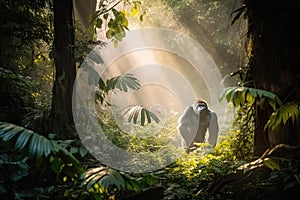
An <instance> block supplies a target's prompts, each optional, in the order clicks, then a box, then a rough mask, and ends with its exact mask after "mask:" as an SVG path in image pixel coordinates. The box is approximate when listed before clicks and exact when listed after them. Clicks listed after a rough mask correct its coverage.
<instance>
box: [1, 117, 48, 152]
mask: <svg viewBox="0 0 300 200" xmlns="http://www.w3.org/2000/svg"><path fill="white" fill-rule="evenodd" d="M0 139H2V140H3V141H5V142H10V141H15V143H14V147H15V149H16V150H18V151H23V150H25V151H27V153H28V154H29V156H36V157H37V158H41V157H42V156H45V157H47V156H48V155H49V154H50V152H51V151H52V150H53V148H52V146H53V144H52V142H51V140H49V139H47V138H45V137H44V136H42V135H39V134H37V133H34V132H33V131H31V130H28V129H26V128H24V127H21V126H17V125H14V124H9V123H5V122H0Z"/></svg>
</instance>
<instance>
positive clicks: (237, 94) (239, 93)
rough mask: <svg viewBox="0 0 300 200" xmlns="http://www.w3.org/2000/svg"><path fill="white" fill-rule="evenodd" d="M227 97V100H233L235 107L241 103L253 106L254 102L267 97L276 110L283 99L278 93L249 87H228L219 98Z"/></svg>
mask: <svg viewBox="0 0 300 200" xmlns="http://www.w3.org/2000/svg"><path fill="white" fill-rule="evenodd" d="M224 98H226V100H227V102H231V103H232V104H233V106H234V107H238V106H241V105H245V104H247V105H249V106H252V105H253V103H255V102H257V103H258V102H259V101H260V100H261V99H266V100H267V102H268V103H269V105H270V106H272V108H273V109H274V110H275V109H276V107H277V106H280V105H281V104H282V103H281V100H280V99H279V97H278V96H277V95H275V94H274V93H272V92H269V91H265V90H261V89H256V88H248V87H228V88H225V89H224V91H223V92H222V93H221V94H220V96H219V100H220V101H221V100H223V99H224Z"/></svg>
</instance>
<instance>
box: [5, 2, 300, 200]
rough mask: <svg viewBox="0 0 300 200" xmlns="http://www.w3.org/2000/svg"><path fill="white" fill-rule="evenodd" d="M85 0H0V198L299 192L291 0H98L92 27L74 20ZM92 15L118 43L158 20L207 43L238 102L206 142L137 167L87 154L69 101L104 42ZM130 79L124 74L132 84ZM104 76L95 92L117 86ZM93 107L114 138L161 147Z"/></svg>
mask: <svg viewBox="0 0 300 200" xmlns="http://www.w3.org/2000/svg"><path fill="white" fill-rule="evenodd" d="M87 2H89V3H90V4H88V3H86V5H85V7H84V8H83V7H81V6H82V5H81V4H80V3H77V4H76V3H74V2H73V1H71V0H64V1H62V0H53V1H48V0H35V1H31V0H26V1H21V0H20V1H19V0H15V1H12V0H3V1H1V3H0V8H1V18H0V20H1V23H0V24H1V25H0V30H1V32H0V33H1V35H0V37H1V45H0V80H1V86H0V92H1V100H0V121H1V124H0V138H1V143H0V146H1V153H0V168H1V172H0V195H1V196H2V197H3V198H2V199H51V198H55V199H293V198H294V199H295V198H297V194H298V192H297V191H299V187H300V183H299V180H300V172H299V153H300V152H299V141H300V137H299V131H300V128H299V110H300V109H299V97H300V93H299V77H300V76H299V67H298V64H299V58H300V56H299V55H300V50H299V43H300V41H299V37H298V35H299V30H298V28H297V26H296V24H297V21H298V20H299V17H300V16H299V15H300V12H299V9H300V3H299V2H298V1H296V0H290V1H288V2H285V3H284V4H283V3H282V1H268V0H264V1H259V2H253V1H246V0H244V1H241V2H239V1H229V0H228V1H206V0H202V1H192V0H189V1H188V0H184V1H173V0H164V1H163V0H161V1H156V2H153V1H143V2H139V1H121V3H124V5H125V4H126V6H124V7H122V6H121V8H126V9H127V10H126V11H127V12H128V15H125V14H124V12H123V11H122V10H121V9H119V7H118V6H119V5H121V3H120V4H119V5H118V6H117V5H116V4H115V3H116V2H114V1H113V2H112V3H111V4H106V1H100V4H99V7H98V8H99V10H100V12H97V13H96V15H93V14H94V13H93V12H92V13H90V16H92V15H93V16H94V18H93V20H92V24H89V25H90V26H88V24H87V23H88V22H89V21H88V20H86V19H87V18H84V19H85V20H84V21H81V23H80V21H77V20H76V18H77V17H78V14H79V15H82V13H81V11H82V12H89V11H88V10H89V9H91V8H93V7H95V6H96V5H95V2H94V1H87ZM87 5H88V8H89V9H87ZM91 10H92V9H91ZM74 11H76V12H77V15H75V13H76V12H75V13H74ZM85 14H86V13H85ZM82 16H84V15H82ZM82 16H81V17H82ZM105 16H106V17H105ZM108 16H110V17H108ZM98 17H102V18H101V19H105V20H106V22H107V24H109V25H107V27H106V30H105V31H106V36H107V37H108V38H110V39H112V40H115V41H116V42H122V41H121V40H122V38H119V37H118V35H120V34H121V35H122V33H124V32H126V31H127V29H129V30H130V28H131V27H139V26H140V27H143V26H154V27H166V28H170V29H173V30H176V31H179V32H183V33H186V34H188V35H190V36H191V37H192V38H194V39H195V40H196V41H197V42H199V43H200V44H201V45H202V46H203V47H204V48H205V49H206V50H207V51H208V52H209V54H210V55H211V56H212V57H213V59H214V61H215V63H216V64H217V66H218V68H219V70H220V72H221V74H222V77H224V83H225V86H226V89H225V90H224V92H223V93H222V94H220V100H221V101H227V102H228V103H229V105H230V106H231V107H232V108H234V112H235V119H234V120H233V122H232V124H230V125H228V130H222V135H221V136H220V138H219V143H218V145H217V146H216V147H215V148H214V149H213V151H207V149H206V147H205V144H203V145H200V146H199V149H198V151H196V152H194V153H191V154H185V155H184V156H183V157H182V158H179V159H178V160H177V161H176V162H174V163H173V164H171V165H170V166H167V167H165V168H164V169H161V170H159V171H155V172H151V173H145V174H138V173H137V174H135V173H133V174H129V173H124V172H121V171H118V170H115V169H112V168H109V167H107V166H104V165H103V164H102V163H99V161H97V160H96V159H94V158H93V156H92V155H90V154H89V152H88V151H87V150H86V149H85V147H84V146H83V145H82V144H81V141H80V140H79V138H78V137H77V134H76V131H75V128H74V122H73V116H72V103H71V102H72V89H73V83H74V80H75V76H76V71H77V69H78V67H79V66H80V64H81V62H82V61H83V60H84V58H85V56H86V55H87V53H88V52H89V51H90V50H91V48H92V47H93V46H94V45H96V44H102V43H101V41H97V40H96V39H97V38H95V32H94V31H95V28H103V25H105V24H106V23H105V20H99V18H98ZM162 19H163V20H162ZM82 22H84V23H83V24H82ZM108 22H111V23H108ZM128 22H129V23H128ZM82 25H83V26H82ZM124 37H126V36H125V35H124ZM103 48H105V46H103ZM132 80H134V79H131V78H129V79H125V82H124V84H125V85H126V84H127V86H128V87H130V84H129V83H128V82H130V81H132ZM111 84H112V83H111V82H103V84H102V85H99V87H98V88H97V89H98V90H99V91H100V93H99V94H100V97H99V98H100V100H101V99H102V100H103V98H104V97H105V96H106V95H107V94H108V93H109V92H111V91H113V90H116V89H120V90H121V89H122V88H118V87H117V86H116V85H111ZM136 84H137V85H136V86H138V83H136ZM101 95H102V96H101ZM102 114H103V115H101V117H100V118H99V121H100V122H101V123H103V124H105V126H106V127H107V130H110V132H109V133H108V134H109V136H110V137H111V138H112V140H114V141H115V142H116V143H118V144H119V145H121V146H122V147H124V148H133V149H134V150H145V149H146V148H147V147H148V146H149V144H150V145H153V146H155V145H157V146H159V145H161V142H162V141H150V139H149V140H143V141H140V140H137V139H136V138H135V139H134V138H126V137H122V135H121V133H120V130H119V129H118V127H117V125H116V124H115V122H114V121H113V120H112V119H111V118H110V117H109V116H108V115H106V113H102ZM139 114H141V113H139ZM169 126H170V127H167V128H170V129H171V128H172V126H174V124H172V121H170V123H169ZM170 129H169V130H170ZM169 130H168V129H166V130H165V132H163V133H162V135H163V136H164V137H167V135H168V131H169ZM128 139H130V141H132V143H128ZM132 144H134V145H133V146H130V145H132ZM199 155H201V156H199Z"/></svg>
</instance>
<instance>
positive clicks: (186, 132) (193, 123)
mask: <svg viewBox="0 0 300 200" xmlns="http://www.w3.org/2000/svg"><path fill="white" fill-rule="evenodd" d="M178 122H179V125H178V126H177V129H178V131H179V133H180V135H181V137H182V139H183V140H182V146H183V147H184V148H185V149H187V151H191V150H192V149H193V148H194V145H193V144H194V142H196V143H203V142H205V134H206V131H207V129H208V131H209V136H208V143H209V144H210V145H211V146H212V147H214V146H215V145H216V143H217V139H218V133H219V125H218V118H217V114H216V113H215V112H213V111H211V110H210V109H209V108H208V106H207V103H206V102H205V101H204V100H202V99H200V100H197V101H195V103H194V104H193V105H190V106H188V107H187V108H186V109H185V110H184V111H183V113H182V115H181V116H180V118H179V120H178Z"/></svg>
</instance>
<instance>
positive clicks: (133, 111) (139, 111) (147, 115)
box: [123, 105, 160, 126]
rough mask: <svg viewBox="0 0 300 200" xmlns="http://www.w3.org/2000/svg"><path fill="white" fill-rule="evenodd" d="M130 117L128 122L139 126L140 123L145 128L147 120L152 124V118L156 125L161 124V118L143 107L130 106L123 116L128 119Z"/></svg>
mask: <svg viewBox="0 0 300 200" xmlns="http://www.w3.org/2000/svg"><path fill="white" fill-rule="evenodd" d="M127 115H128V120H127V121H128V122H133V123H134V124H137V123H138V121H140V124H141V126H145V123H146V119H147V123H151V118H152V119H154V121H155V122H156V123H159V121H160V120H159V118H158V117H157V116H156V115H155V114H154V113H152V112H151V111H149V110H147V109H146V108H145V107H144V106H142V105H134V106H128V107H127V108H125V109H124V111H123V116H124V117H125V118H126V116H127ZM139 115H140V120H139V119H138V116H139Z"/></svg>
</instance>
